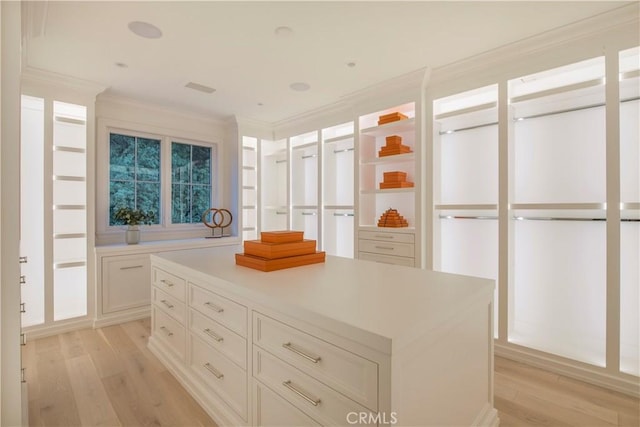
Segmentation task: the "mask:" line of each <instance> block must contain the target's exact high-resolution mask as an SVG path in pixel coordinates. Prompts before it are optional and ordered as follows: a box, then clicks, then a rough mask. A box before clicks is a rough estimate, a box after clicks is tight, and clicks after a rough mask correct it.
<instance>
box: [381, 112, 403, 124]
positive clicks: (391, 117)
mask: <svg viewBox="0 0 640 427" xmlns="http://www.w3.org/2000/svg"><path fill="white" fill-rule="evenodd" d="M408 118H409V117H407V116H405V115H404V114H402V113H400V112H397V111H396V112H394V113H390V114H383V115H382V116H380V117H378V126H380V125H385V124H387V123H391V122H397V121H398V120H406V119H408Z"/></svg>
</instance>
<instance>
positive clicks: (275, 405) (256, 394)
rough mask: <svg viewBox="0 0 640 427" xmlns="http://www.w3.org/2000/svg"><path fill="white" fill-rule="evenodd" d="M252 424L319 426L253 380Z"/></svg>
mask: <svg viewBox="0 0 640 427" xmlns="http://www.w3.org/2000/svg"><path fill="white" fill-rule="evenodd" d="M253 383H254V385H253V401H254V408H253V411H254V412H253V424H254V425H256V426H319V425H321V424H318V423H317V422H315V421H314V420H313V419H312V418H309V417H308V416H307V415H306V414H305V413H304V412H302V411H301V410H299V409H298V408H296V407H295V406H293V405H292V404H291V403H289V402H287V401H286V400H284V399H283V398H282V397H280V396H278V395H277V394H276V393H274V392H273V391H271V390H270V389H269V388H268V387H265V386H264V385H262V384H260V383H259V382H258V381H255V380H254V381H253Z"/></svg>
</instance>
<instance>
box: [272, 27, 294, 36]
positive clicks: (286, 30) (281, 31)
mask: <svg viewBox="0 0 640 427" xmlns="http://www.w3.org/2000/svg"><path fill="white" fill-rule="evenodd" d="M273 32H274V33H275V35H276V36H278V37H289V36H290V35H292V34H293V30H292V29H291V27H286V26H282V27H278V28H276V29H275V30H274V31H273Z"/></svg>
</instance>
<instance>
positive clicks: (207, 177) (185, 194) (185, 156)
mask: <svg viewBox="0 0 640 427" xmlns="http://www.w3.org/2000/svg"><path fill="white" fill-rule="evenodd" d="M210 207H211V148H210V147H203V146H198V145H191V144H182V143H179V142H172V143H171V222H172V223H174V224H185V223H186V224H188V223H199V222H200V221H201V218H202V214H203V213H204V212H205V211H206V210H207V209H209V208H210Z"/></svg>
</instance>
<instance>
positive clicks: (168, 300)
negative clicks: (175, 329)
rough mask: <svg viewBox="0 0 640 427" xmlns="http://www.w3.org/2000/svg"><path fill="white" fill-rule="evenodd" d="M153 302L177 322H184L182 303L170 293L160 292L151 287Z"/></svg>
mask: <svg viewBox="0 0 640 427" xmlns="http://www.w3.org/2000/svg"><path fill="white" fill-rule="evenodd" d="M153 302H154V304H155V305H156V306H157V307H159V308H160V309H161V310H163V311H164V312H165V313H167V314H169V315H170V316H171V317H173V318H174V319H176V320H177V321H178V322H180V323H182V324H184V312H185V308H184V303H183V302H180V301H178V300H177V299H176V298H174V297H172V296H171V295H169V294H167V293H165V292H162V291H161V290H160V289H158V288H156V287H155V286H154V287H153Z"/></svg>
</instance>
